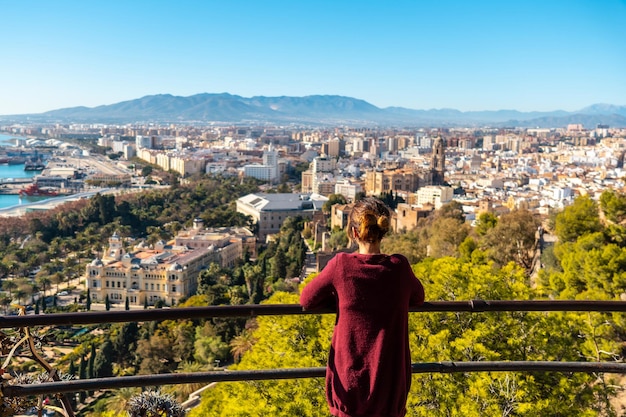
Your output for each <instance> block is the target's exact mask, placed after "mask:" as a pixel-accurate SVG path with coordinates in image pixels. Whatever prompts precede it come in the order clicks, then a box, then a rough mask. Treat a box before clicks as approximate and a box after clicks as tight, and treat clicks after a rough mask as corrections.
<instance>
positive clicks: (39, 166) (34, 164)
mask: <svg viewBox="0 0 626 417" xmlns="http://www.w3.org/2000/svg"><path fill="white" fill-rule="evenodd" d="M45 168H46V165H45V164H44V163H43V162H42V161H41V159H37V160H32V159H31V160H29V161H26V162H24V171H43V170H44V169H45Z"/></svg>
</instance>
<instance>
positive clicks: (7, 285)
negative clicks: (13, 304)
mask: <svg viewBox="0 0 626 417" xmlns="http://www.w3.org/2000/svg"><path fill="white" fill-rule="evenodd" d="M2 289H3V290H4V291H8V292H9V297H10V298H11V299H13V291H14V290H16V289H17V283H16V282H15V281H14V280H12V279H5V280H4V281H2Z"/></svg>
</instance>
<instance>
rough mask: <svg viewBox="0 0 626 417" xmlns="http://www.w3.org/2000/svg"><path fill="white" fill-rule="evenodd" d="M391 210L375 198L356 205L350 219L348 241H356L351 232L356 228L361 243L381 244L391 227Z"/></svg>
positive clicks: (365, 199)
mask: <svg viewBox="0 0 626 417" xmlns="http://www.w3.org/2000/svg"><path fill="white" fill-rule="evenodd" d="M390 217H391V215H390V210H389V207H387V206H386V205H385V203H383V202H382V201H380V200H379V199H377V198H375V197H366V198H364V199H362V200H359V201H357V202H356V204H355V205H354V208H353V209H352V212H350V216H349V218H348V230H347V233H348V239H350V241H351V242H353V241H354V238H353V235H352V233H350V230H351V229H352V228H355V229H356V231H357V234H358V240H359V241H361V242H379V241H380V240H382V238H383V236H385V235H386V234H387V232H388V231H389V226H390Z"/></svg>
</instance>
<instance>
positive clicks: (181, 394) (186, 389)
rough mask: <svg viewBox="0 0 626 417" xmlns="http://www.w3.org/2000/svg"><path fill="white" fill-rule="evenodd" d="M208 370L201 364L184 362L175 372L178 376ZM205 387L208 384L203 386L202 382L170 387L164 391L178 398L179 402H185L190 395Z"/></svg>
mask: <svg viewBox="0 0 626 417" xmlns="http://www.w3.org/2000/svg"><path fill="white" fill-rule="evenodd" d="M206 370H207V366H206V365H203V364H201V363H199V362H189V361H184V362H181V363H180V364H178V368H177V369H176V371H174V372H175V373H177V374H182V373H193V372H202V371H206ZM205 385H206V384H203V383H201V382H196V383H192V384H180V385H169V386H166V387H164V391H165V392H166V393H168V394H172V395H174V396H176V399H177V400H178V401H185V400H186V399H187V397H189V395H191V394H192V393H194V392H196V391H198V390H199V389H200V388H202V387H203V386H205Z"/></svg>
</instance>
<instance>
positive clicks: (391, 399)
mask: <svg viewBox="0 0 626 417" xmlns="http://www.w3.org/2000/svg"><path fill="white" fill-rule="evenodd" d="M330 302H336V303H337V323H336V325H335V331H334V333H333V338H332V342H331V348H330V353H329V355H328V367H327V370H326V398H327V400H328V405H329V406H330V412H331V414H332V415H334V416H337V417H402V416H404V415H405V414H406V399H407V394H408V392H409V388H410V386H411V358H410V352H409V338H408V308H409V306H417V305H421V304H422V303H423V302H424V288H423V287H422V284H421V283H420V281H419V280H418V279H417V278H416V277H415V275H414V274H413V271H412V270H411V266H410V265H409V262H408V261H407V259H406V258H405V257H404V256H402V255H384V254H374V255H362V254H358V253H350V254H348V253H339V254H337V255H336V256H335V257H334V258H333V259H331V261H330V262H329V263H328V265H327V266H326V268H324V270H322V272H320V274H319V275H318V276H317V277H315V278H314V279H313V280H312V281H311V282H310V283H309V284H308V285H307V286H306V287H305V288H304V289H303V290H302V294H301V295H300V304H301V305H302V306H303V307H304V308H305V309H306V310H313V309H315V308H316V307H321V306H327V305H328V304H329V303H330Z"/></svg>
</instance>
